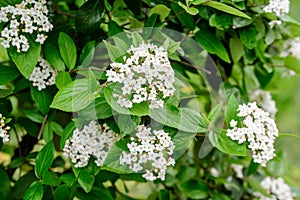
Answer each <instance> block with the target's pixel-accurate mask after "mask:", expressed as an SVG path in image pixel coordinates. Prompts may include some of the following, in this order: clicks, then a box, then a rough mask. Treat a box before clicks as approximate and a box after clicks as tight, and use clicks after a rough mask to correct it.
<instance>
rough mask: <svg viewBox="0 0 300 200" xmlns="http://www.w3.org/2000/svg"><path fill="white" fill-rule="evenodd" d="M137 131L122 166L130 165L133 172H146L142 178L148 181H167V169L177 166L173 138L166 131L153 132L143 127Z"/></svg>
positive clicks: (121, 158)
mask: <svg viewBox="0 0 300 200" xmlns="http://www.w3.org/2000/svg"><path fill="white" fill-rule="evenodd" d="M136 131H137V133H136V135H135V136H133V137H131V138H130V139H131V143H128V144H127V147H128V149H129V152H125V151H123V152H122V155H121V157H120V164H121V165H125V164H127V165H129V168H130V169H131V170H132V171H133V172H136V173H137V172H144V174H143V175H142V177H144V178H145V179H146V180H149V181H154V180H156V179H161V180H165V175H166V170H167V167H168V166H173V165H175V160H174V158H172V156H173V151H174V148H175V146H174V144H173V142H172V140H171V137H170V136H169V134H168V133H166V132H165V131H164V130H151V128H147V127H145V126H143V125H140V126H138V127H137V129H136Z"/></svg>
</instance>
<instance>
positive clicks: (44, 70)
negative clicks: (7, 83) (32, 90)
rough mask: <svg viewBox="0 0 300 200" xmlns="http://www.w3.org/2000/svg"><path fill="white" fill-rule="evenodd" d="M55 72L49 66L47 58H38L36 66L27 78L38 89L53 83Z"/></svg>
mask: <svg viewBox="0 0 300 200" xmlns="http://www.w3.org/2000/svg"><path fill="white" fill-rule="evenodd" d="M56 75H57V72H56V71H55V70H54V69H53V68H52V67H51V65H50V64H49V63H48V61H47V60H45V59H43V58H39V60H38V63H37V66H36V67H35V68H34V69H33V72H32V73H31V75H30V77H29V80H30V81H32V82H33V83H32V85H33V86H34V87H37V88H38V90H40V91H41V90H42V89H45V88H46V87H47V86H50V85H54V84H55V77H56Z"/></svg>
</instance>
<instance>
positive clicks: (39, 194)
mask: <svg viewBox="0 0 300 200" xmlns="http://www.w3.org/2000/svg"><path fill="white" fill-rule="evenodd" d="M43 193H44V189H43V185H42V183H40V182H39V181H35V182H33V183H32V184H31V185H30V187H29V188H28V190H27V191H26V193H25V195H24V200H41V199H42V198H43Z"/></svg>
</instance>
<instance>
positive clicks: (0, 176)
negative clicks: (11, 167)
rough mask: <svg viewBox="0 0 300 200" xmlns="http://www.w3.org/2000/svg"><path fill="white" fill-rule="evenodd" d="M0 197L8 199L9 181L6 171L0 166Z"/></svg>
mask: <svg viewBox="0 0 300 200" xmlns="http://www.w3.org/2000/svg"><path fill="white" fill-rule="evenodd" d="M0 180H1V181H0V188H1V190H0V199H10V192H9V191H10V181H9V177H8V175H7V174H6V172H5V171H4V170H3V169H1V168H0Z"/></svg>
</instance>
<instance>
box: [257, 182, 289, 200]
mask: <svg viewBox="0 0 300 200" xmlns="http://www.w3.org/2000/svg"><path fill="white" fill-rule="evenodd" d="M260 185H261V187H262V188H264V189H265V190H266V192H267V193H268V194H270V195H271V197H266V196H264V195H263V194H261V193H260V192H254V193H253V195H254V196H256V197H258V198H259V199H260V200H293V199H294V193H293V192H292V190H291V188H290V187H289V186H288V185H287V184H286V183H285V182H284V180H283V179H282V178H281V177H279V178H272V177H269V176H267V177H266V178H265V179H264V180H263V181H262V182H261V183H260Z"/></svg>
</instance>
